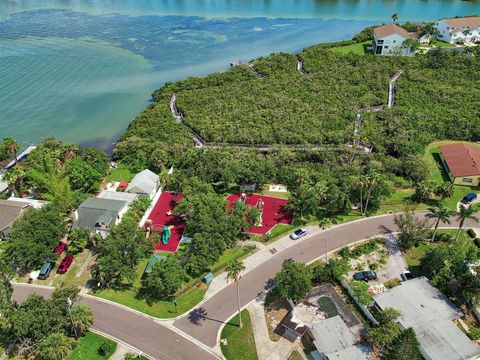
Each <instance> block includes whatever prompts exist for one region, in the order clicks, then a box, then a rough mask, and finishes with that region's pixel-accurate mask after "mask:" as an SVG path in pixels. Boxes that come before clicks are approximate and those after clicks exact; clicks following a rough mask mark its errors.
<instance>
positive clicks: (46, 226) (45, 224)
mask: <svg viewBox="0 0 480 360" xmlns="http://www.w3.org/2000/svg"><path fill="white" fill-rule="evenodd" d="M66 231H67V229H66V224H65V221H64V218H63V215H62V214H61V213H60V211H59V210H58V209H57V208H56V207H55V206H53V205H47V206H45V207H43V208H42V209H39V210H34V209H30V210H27V211H26V212H25V214H24V216H22V217H21V218H20V219H19V220H17V221H16V222H15V223H14V225H13V228H12V232H11V234H10V240H9V242H8V245H7V249H6V251H5V253H6V257H7V258H8V259H9V261H11V262H12V264H13V265H14V266H15V268H16V269H18V271H19V272H26V271H28V270H30V269H32V268H34V267H36V266H39V265H41V264H42V263H43V262H44V261H45V260H47V259H48V258H49V257H50V256H52V250H53V249H54V248H55V246H57V245H58V242H59V240H60V239H61V238H62V237H63V235H64V234H65V233H66Z"/></svg>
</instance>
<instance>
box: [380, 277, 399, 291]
mask: <svg viewBox="0 0 480 360" xmlns="http://www.w3.org/2000/svg"><path fill="white" fill-rule="evenodd" d="M383 285H385V287H386V288H387V289H392V288H394V287H395V286H398V285H400V279H391V280H388V281H385V282H384V283H383Z"/></svg>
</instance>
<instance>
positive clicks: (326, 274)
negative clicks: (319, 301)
mask: <svg viewBox="0 0 480 360" xmlns="http://www.w3.org/2000/svg"><path fill="white" fill-rule="evenodd" d="M333 280H334V277H333V276H332V269H331V268H330V266H329V265H327V264H325V263H320V264H318V265H317V266H315V267H314V268H313V269H312V282H313V284H314V285H322V284H325V283H328V282H331V281H333Z"/></svg>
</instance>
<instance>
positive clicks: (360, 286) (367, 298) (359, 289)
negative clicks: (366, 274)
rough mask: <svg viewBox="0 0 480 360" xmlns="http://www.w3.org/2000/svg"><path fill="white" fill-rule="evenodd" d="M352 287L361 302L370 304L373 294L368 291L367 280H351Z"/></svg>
mask: <svg viewBox="0 0 480 360" xmlns="http://www.w3.org/2000/svg"><path fill="white" fill-rule="evenodd" d="M350 287H351V288H352V290H353V292H354V293H355V297H356V299H357V300H358V302H360V304H363V305H365V306H366V305H368V304H370V302H371V301H372V296H371V295H370V294H369V293H368V284H367V283H366V282H365V281H357V280H352V281H350Z"/></svg>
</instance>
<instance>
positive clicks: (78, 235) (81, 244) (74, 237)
mask: <svg viewBox="0 0 480 360" xmlns="http://www.w3.org/2000/svg"><path fill="white" fill-rule="evenodd" d="M89 239H90V231H89V230H88V229H84V228H76V229H74V230H73V231H72V232H71V233H70V235H69V236H68V241H69V244H68V252H69V253H71V254H74V255H75V254H78V253H80V252H82V251H83V249H84V248H85V246H87V244H88V240H89Z"/></svg>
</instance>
